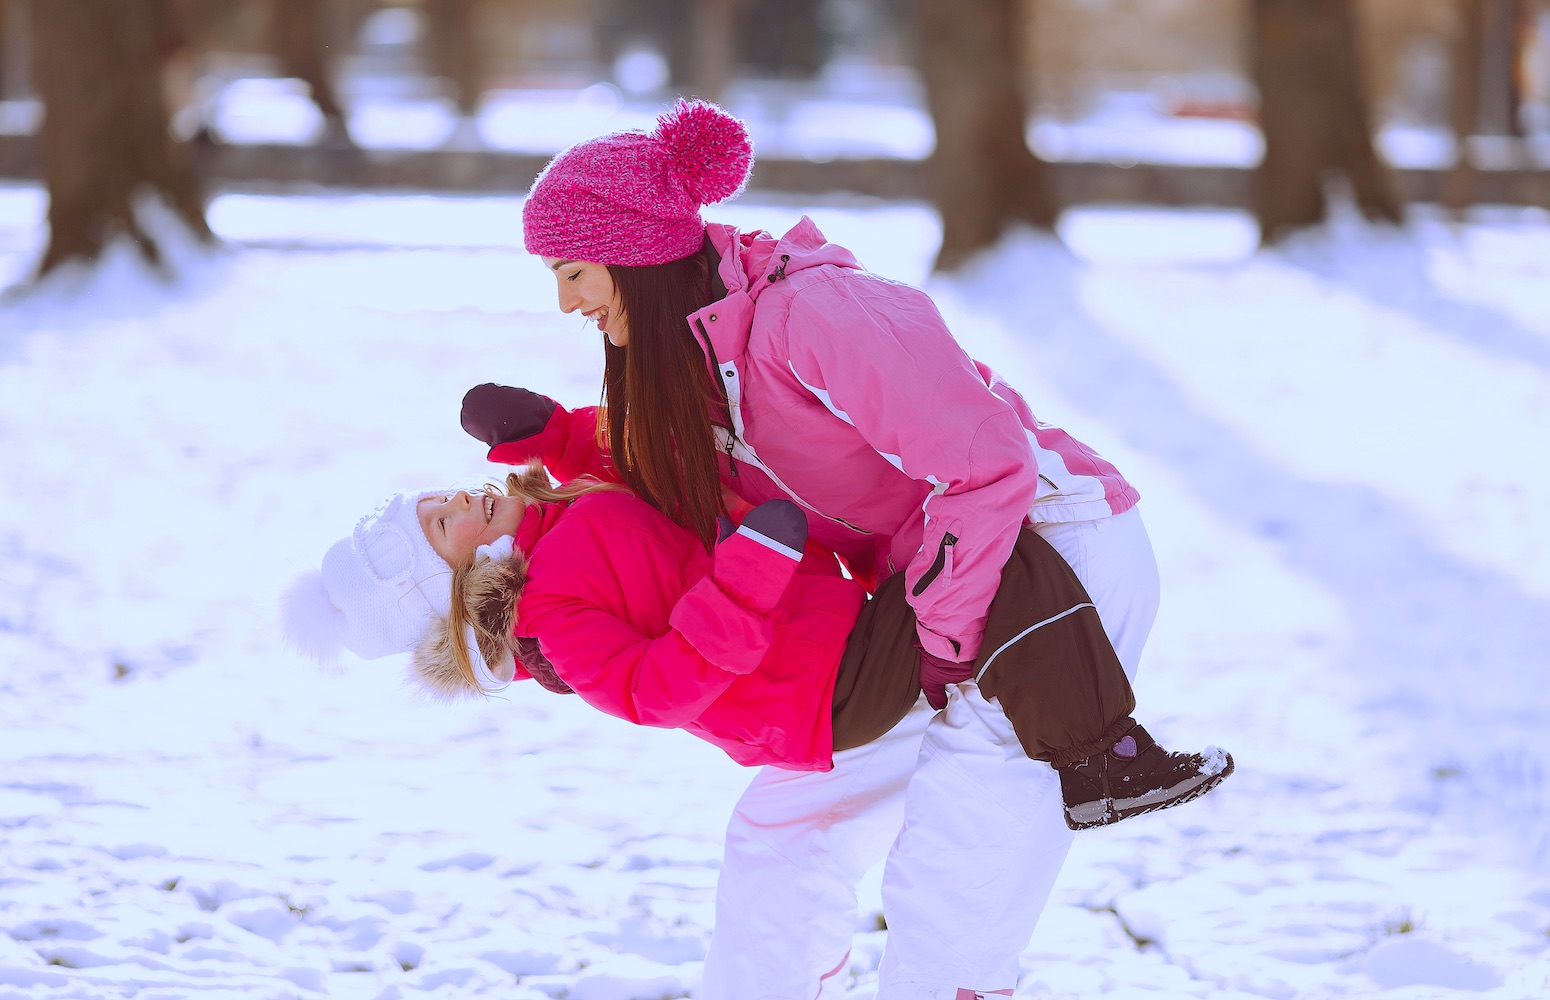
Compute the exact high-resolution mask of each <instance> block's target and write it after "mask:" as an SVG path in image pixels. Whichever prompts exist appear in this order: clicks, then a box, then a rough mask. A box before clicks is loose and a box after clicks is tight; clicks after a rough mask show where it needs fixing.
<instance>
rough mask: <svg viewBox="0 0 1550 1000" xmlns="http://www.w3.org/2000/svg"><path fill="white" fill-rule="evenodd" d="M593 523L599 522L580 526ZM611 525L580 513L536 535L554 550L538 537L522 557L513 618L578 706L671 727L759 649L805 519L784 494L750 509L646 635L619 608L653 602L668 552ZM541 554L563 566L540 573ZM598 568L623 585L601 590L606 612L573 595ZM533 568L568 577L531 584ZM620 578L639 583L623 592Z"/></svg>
mask: <svg viewBox="0 0 1550 1000" xmlns="http://www.w3.org/2000/svg"><path fill="white" fill-rule="evenodd" d="M630 502H631V503H638V502H639V501H634V500H631V501H630ZM574 513H575V512H573V513H572V515H568V516H574ZM594 526H595V527H597V528H600V529H602V530H601V531H593V530H591V529H592V528H593V527H594ZM567 527H568V528H569V529H570V530H565V529H566V528H567ZM619 527H621V526H620V525H619V524H618V523H617V522H613V521H611V520H607V519H598V521H597V522H596V524H595V525H594V524H593V523H592V522H589V521H587V520H585V519H583V520H579V521H573V522H572V523H571V524H570V525H568V526H567V525H566V524H564V523H562V524H561V526H560V527H558V528H556V529H554V531H553V532H552V533H551V535H550V536H549V537H548V538H547V539H546V543H547V545H549V546H555V547H551V548H549V549H548V550H547V551H545V548H544V547H543V546H540V548H539V549H538V550H537V555H535V557H534V563H533V565H532V567H531V568H532V577H531V578H530V581H529V585H528V588H527V589H526V590H524V592H523V595H522V598H521V603H520V605H519V610H518V620H519V621H520V622H521V628H522V631H523V632H524V633H525V634H528V635H534V636H537V637H538V640H539V645H540V647H541V648H542V650H543V653H544V655H546V656H547V657H548V658H549V660H550V662H551V663H553V664H554V667H555V670H556V672H557V673H558V674H559V675H560V677H561V678H563V679H564V680H565V682H566V683H568V684H569V685H570V686H571V687H572V688H573V689H575V691H576V692H577V693H578V694H580V695H581V696H582V698H583V699H584V700H586V701H587V702H589V703H590V704H593V705H596V706H597V707H599V708H601V709H603V710H604V711H606V712H608V713H610V714H612V715H617V716H620V717H621V718H625V719H628V720H630V721H631V722H636V723H639V724H641V725H648V726H661V727H665V728H676V727H680V726H682V725H684V724H685V723H687V722H690V721H692V720H694V719H696V718H698V717H699V716H700V714H701V713H703V712H704V711H705V709H706V708H707V707H708V706H709V705H710V704H711V703H712V702H714V701H715V700H716V699H717V698H719V697H721V695H722V693H723V692H725V691H726V689H727V688H728V687H729V686H731V684H732V683H733V681H734V680H735V679H736V678H737V676H738V675H741V674H747V673H751V672H752V671H753V670H755V669H756V668H757V667H758V666H759V664H760V663H761V662H762V661H763V660H764V657H765V655H766V654H767V653H768V652H769V648H770V643H771V641H772V640H773V637H774V623H773V621H772V618H771V612H772V611H773V610H774V608H775V606H776V604H777V602H778V601H779V600H780V597H781V595H782V594H783V593H784V592H785V590H786V587H787V586H788V585H789V584H790V582H791V578H792V577H793V576H794V575H795V574H796V569H797V565H798V560H799V559H800V558H801V545H802V543H803V542H804V541H805V538H806V533H807V522H806V520H805V518H803V516H802V514H801V512H800V511H799V510H798V509H797V508H796V506H795V505H794V504H792V503H790V502H789V501H785V500H777V501H772V502H771V503H768V504H764V505H761V506H760V507H757V508H755V509H754V510H753V511H752V512H750V513H749V514H748V516H747V517H745V518H744V520H743V525H742V527H740V528H739V529H737V530H736V531H735V532H732V533H730V534H729V535H728V536H727V537H726V538H724V539H722V541H721V542H720V543H719V544H718V545H717V546H716V556H717V558H716V562H715V566H714V568H713V570H712V572H711V574H710V575H709V576H705V577H703V578H701V579H700V580H698V581H696V582H695V583H694V585H693V586H691V587H689V588H688V589H687V590H686V591H684V592H683V593H681V594H680V595H678V596H677V600H676V601H674V603H673V604H672V607H671V610H670V611H669V612H668V615H667V619H668V621H667V631H666V634H664V635H661V636H656V637H654V636H650V635H646V634H643V633H642V632H641V631H640V630H639V629H638V628H637V627H636V626H635V625H633V624H631V623H630V622H629V621H627V620H625V618H624V617H623V615H625V614H627V613H628V611H627V609H626V608H625V607H624V606H623V605H624V604H627V603H629V602H634V601H641V602H645V603H647V604H649V603H652V602H655V601H657V600H660V598H661V597H662V596H663V595H662V593H661V591H660V590H658V589H656V588H660V587H662V586H664V585H665V581H666V580H668V579H670V578H676V574H677V573H678V572H679V569H678V564H677V557H676V556H673V555H670V554H668V553H667V552H666V551H665V550H659V549H657V548H656V546H655V544H654V543H653V542H652V540H651V539H649V538H647V537H646V536H644V535H641V534H636V533H634V532H619V531H618V530H617V529H618V528H619ZM557 543H558V545H557ZM792 543H794V545H793V544H792ZM548 559H554V560H558V561H561V562H563V564H564V570H563V571H562V570H560V569H559V568H558V567H556V571H555V572H554V573H553V574H552V575H551V574H549V573H545V572H543V571H544V570H545V569H547V567H544V566H541V565H539V563H540V561H545V560H548ZM603 566H608V567H611V571H610V575H612V574H618V576H619V578H620V579H621V580H623V581H624V582H625V584H626V589H625V592H624V594H623V595H620V596H614V595H610V596H609V598H608V599H609V600H612V601H616V602H619V603H621V607H620V608H619V609H617V613H616V609H612V608H608V607H603V606H601V605H602V604H603V602H604V599H603V598H602V597H596V598H589V597H587V596H585V590H586V588H587V583H586V581H587V580H588V579H589V577H590V575H591V573H592V572H593V571H595V570H597V569H598V568H600V567H603ZM544 577H548V578H549V579H551V580H565V579H569V580H572V581H577V583H576V584H574V585H572V586H569V587H566V588H565V589H564V590H563V591H550V590H543V589H540V588H538V587H536V586H535V584H534V583H533V580H537V579H541V578H544ZM555 586H563V585H562V584H558V583H557V584H555ZM631 587H639V588H641V590H640V592H639V593H638V594H637V593H632V592H631V591H630V588H631ZM598 593H599V594H605V593H607V591H606V590H600V591H598ZM668 596H669V599H671V595H668ZM659 606H660V605H659Z"/></svg>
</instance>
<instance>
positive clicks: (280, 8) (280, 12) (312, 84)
mask: <svg viewBox="0 0 1550 1000" xmlns="http://www.w3.org/2000/svg"><path fill="white" fill-rule="evenodd" d="M329 13H330V11H329V4H328V3H327V2H326V0H272V7H271V8H270V17H269V40H270V46H271V48H272V49H273V51H274V54H275V57H276V58H277V59H278V60H279V61H280V71H281V72H282V73H284V74H285V75H286V76H290V77H295V78H296V79H298V80H301V81H302V82H303V83H305V84H306V85H307V88H308V89H309V90H310V91H311V92H312V103H313V104H315V105H317V109H318V110H319V111H321V112H322V113H323V141H324V142H332V143H344V144H347V145H348V144H351V139H350V130H349V128H348V127H347V126H346V124H345V118H344V107H343V105H341V104H340V102H339V92H338V91H337V90H335V89H334V77H333V66H332V62H333V56H334V54H335V53H336V52H337V51H338V47H337V46H336V45H335V44H334V39H333V32H332V30H331V29H332V27H333V25H332V22H331V21H330V19H329Z"/></svg>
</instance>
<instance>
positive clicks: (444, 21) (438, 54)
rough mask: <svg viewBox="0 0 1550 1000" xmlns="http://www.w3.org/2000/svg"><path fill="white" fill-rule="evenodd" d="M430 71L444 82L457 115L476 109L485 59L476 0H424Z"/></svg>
mask: <svg viewBox="0 0 1550 1000" xmlns="http://www.w3.org/2000/svg"><path fill="white" fill-rule="evenodd" d="M423 2H424V5H425V22H426V23H425V27H426V32H425V43H426V49H427V55H428V57H429V58H428V62H429V63H430V69H431V73H432V74H434V75H435V76H438V77H441V78H442V79H443V80H445V81H447V83H448V84H450V85H451V88H452V99H453V100H454V101H455V102H456V103H457V110H458V114H460V115H463V116H464V117H468V116H470V115H472V114H473V113H474V112H475V111H477V110H478V109H479V96H480V95H481V94H483V93H484V74H485V61H484V50H483V48H482V46H481V41H482V39H481V38H480V36H479V25H478V16H479V6H480V3H479V0H423Z"/></svg>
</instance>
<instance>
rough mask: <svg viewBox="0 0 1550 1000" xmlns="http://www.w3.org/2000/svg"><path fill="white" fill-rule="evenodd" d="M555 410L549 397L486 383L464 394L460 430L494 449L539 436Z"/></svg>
mask: <svg viewBox="0 0 1550 1000" xmlns="http://www.w3.org/2000/svg"><path fill="white" fill-rule="evenodd" d="M554 410H555V402H554V400H552V399H550V398H549V397H548V396H541V395H539V394H538V393H536V392H533V391H532V390H531V389H519V388H516V387H514V386H509V385H496V384H495V383H493V382H486V383H484V384H483V385H476V386H474V387H473V388H472V389H470V390H468V392H467V393H465V394H464V395H463V413H462V423H463V430H465V431H467V432H468V433H469V434H472V435H473V436H474V437H476V438H478V439H479V440H480V441H483V442H484V443H485V444H487V445H489V446H490V447H491V448H493V447H495V446H496V445H498V444H505V443H506V442H508V441H521V440H523V439H524V438H530V437H534V436H536V435H538V434H540V433H542V432H543V429H544V428H545V427H546V426H548V423H549V418H550V417H552V416H554Z"/></svg>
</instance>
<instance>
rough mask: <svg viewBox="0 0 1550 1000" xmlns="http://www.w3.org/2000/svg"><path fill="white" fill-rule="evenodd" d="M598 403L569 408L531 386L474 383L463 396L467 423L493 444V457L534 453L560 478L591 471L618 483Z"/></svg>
mask: <svg viewBox="0 0 1550 1000" xmlns="http://www.w3.org/2000/svg"><path fill="white" fill-rule="evenodd" d="M597 415H598V408H597V407H595V406H584V407H582V408H581V409H579V410H567V409H566V408H565V407H563V406H561V405H559V404H558V403H556V402H555V401H554V400H552V399H550V398H549V397H548V396H542V395H539V394H538V393H536V392H533V391H532V390H530V389H520V388H516V387H513V386H506V385H496V384H494V383H493V382H486V383H484V384H482V385H476V386H474V387H473V388H472V389H470V390H468V392H467V393H466V394H464V396H463V409H462V414H461V421H462V424H463V429H464V430H465V431H467V432H468V433H469V434H471V435H473V436H474V437H476V438H478V439H479V440H480V441H483V442H484V443H485V444H486V445H488V446H489V448H490V452H489V459H490V461H492V462H503V463H505V464H507V465H525V464H526V463H527V462H529V461H531V460H532V459H534V458H539V459H542V460H543V463H544V468H546V469H548V470H549V472H550V474H552V475H553V476H554V478H556V479H558V480H559V481H560V482H562V483H568V482H570V481H571V480H572V479H575V478H577V477H579V476H592V477H594V478H596V479H600V480H603V481H604V482H611V483H616V482H618V481H619V474H618V473H617V472H615V471H614V468H613V463H612V462H611V461H610V460H609V456H608V450H607V449H606V448H605V447H604V446H603V444H602V443H601V442H600V441H599V440H598V427H597Z"/></svg>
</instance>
